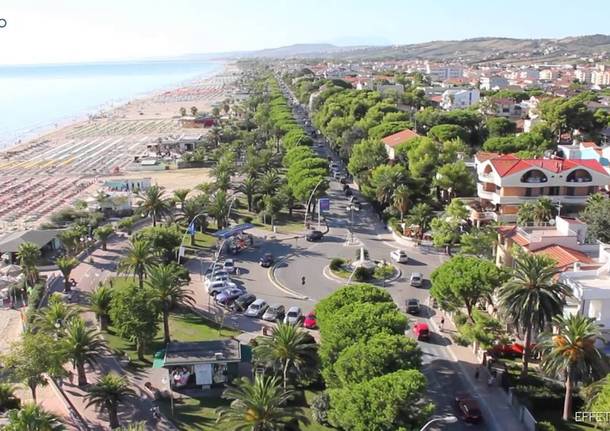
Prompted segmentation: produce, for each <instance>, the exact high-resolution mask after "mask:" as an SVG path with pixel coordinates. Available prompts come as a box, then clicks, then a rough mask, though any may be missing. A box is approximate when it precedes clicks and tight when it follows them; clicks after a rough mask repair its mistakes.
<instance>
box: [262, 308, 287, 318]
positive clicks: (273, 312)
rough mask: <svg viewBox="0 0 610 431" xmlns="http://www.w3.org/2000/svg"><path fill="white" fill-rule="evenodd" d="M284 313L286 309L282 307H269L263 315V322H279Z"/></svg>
mask: <svg viewBox="0 0 610 431" xmlns="http://www.w3.org/2000/svg"><path fill="white" fill-rule="evenodd" d="M285 313H286V309H285V308H284V306H283V305H271V306H270V307H269V308H267V310H266V311H265V313H264V314H263V320H267V321H269V322H278V321H279V322H281V321H282V319H283V318H284V314H285Z"/></svg>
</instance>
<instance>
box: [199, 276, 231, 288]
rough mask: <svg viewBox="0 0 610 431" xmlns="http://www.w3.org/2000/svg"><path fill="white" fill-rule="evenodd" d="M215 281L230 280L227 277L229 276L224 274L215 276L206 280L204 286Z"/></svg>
mask: <svg viewBox="0 0 610 431" xmlns="http://www.w3.org/2000/svg"><path fill="white" fill-rule="evenodd" d="M215 281H231V278H230V277H229V274H226V273H225V274H220V275H216V274H215V275H214V277H210V278H206V279H205V282H204V284H205V285H206V286H207V285H208V284H210V283H213V282H215Z"/></svg>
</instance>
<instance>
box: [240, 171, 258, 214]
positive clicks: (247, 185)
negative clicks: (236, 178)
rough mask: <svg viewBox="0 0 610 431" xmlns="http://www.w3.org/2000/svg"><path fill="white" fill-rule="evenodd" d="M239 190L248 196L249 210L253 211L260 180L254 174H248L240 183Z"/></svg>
mask: <svg viewBox="0 0 610 431" xmlns="http://www.w3.org/2000/svg"><path fill="white" fill-rule="evenodd" d="M238 190H239V191H240V192H241V193H243V194H244V195H245V196H246V200H247V201H248V211H249V212H252V202H253V200H254V195H255V194H256V193H257V192H258V181H257V180H256V178H255V177H254V176H248V177H246V179H245V180H243V181H242V183H241V184H240V185H239V187H238Z"/></svg>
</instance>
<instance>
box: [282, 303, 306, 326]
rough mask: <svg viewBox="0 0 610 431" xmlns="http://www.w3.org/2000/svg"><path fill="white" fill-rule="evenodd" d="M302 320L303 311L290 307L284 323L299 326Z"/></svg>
mask: <svg viewBox="0 0 610 431" xmlns="http://www.w3.org/2000/svg"><path fill="white" fill-rule="evenodd" d="M302 318H303V314H302V313H301V309H300V308H299V307H290V308H289V309H288V313H286V317H284V323H289V324H290V325H298V324H300V323H301V319H302Z"/></svg>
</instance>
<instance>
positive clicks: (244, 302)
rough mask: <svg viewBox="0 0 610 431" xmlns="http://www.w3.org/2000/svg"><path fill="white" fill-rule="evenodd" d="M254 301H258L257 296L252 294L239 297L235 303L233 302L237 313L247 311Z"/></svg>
mask: <svg viewBox="0 0 610 431" xmlns="http://www.w3.org/2000/svg"><path fill="white" fill-rule="evenodd" d="M254 301H256V296H255V295H253V294H252V293H244V294H243V295H241V296H239V297H238V298H237V299H236V300H235V302H233V305H232V307H233V309H234V310H235V311H241V312H243V311H246V310H247V309H248V306H249V305H250V304H252V303H253V302H254Z"/></svg>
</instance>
